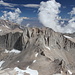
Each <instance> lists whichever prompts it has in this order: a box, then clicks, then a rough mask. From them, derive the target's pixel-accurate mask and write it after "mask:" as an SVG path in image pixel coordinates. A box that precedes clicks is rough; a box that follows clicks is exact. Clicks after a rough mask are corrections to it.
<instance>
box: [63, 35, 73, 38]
mask: <svg viewBox="0 0 75 75" xmlns="http://www.w3.org/2000/svg"><path fill="white" fill-rule="evenodd" d="M64 37H65V38H68V39H71V38H72V37H69V36H66V35H64Z"/></svg>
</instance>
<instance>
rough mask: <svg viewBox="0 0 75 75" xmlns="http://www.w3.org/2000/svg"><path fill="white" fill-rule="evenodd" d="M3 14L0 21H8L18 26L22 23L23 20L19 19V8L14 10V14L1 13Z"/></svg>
mask: <svg viewBox="0 0 75 75" xmlns="http://www.w3.org/2000/svg"><path fill="white" fill-rule="evenodd" d="M3 13H4V14H3V15H2V16H1V17H0V18H1V19H4V20H9V21H12V22H15V23H18V24H21V22H22V21H23V18H22V17H20V13H21V10H20V9H19V8H17V9H15V11H14V12H11V11H9V12H7V11H3Z"/></svg>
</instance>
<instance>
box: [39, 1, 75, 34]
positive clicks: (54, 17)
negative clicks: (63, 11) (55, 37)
mask: <svg viewBox="0 0 75 75" xmlns="http://www.w3.org/2000/svg"><path fill="white" fill-rule="evenodd" d="M60 7H61V4H60V3H58V2H56V1H55V0H49V1H46V2H41V3H40V8H39V14H38V18H39V20H40V22H41V23H42V24H43V25H44V26H46V27H49V28H52V29H53V30H55V31H57V32H62V33H73V32H75V17H74V16H72V17H71V19H70V20H66V21H68V23H67V24H65V20H63V19H62V18H61V17H60V16H59V13H60V10H59V8H60ZM70 14H71V15H75V8H73V9H72V11H71V12H70ZM60 20H62V21H61V22H60Z"/></svg>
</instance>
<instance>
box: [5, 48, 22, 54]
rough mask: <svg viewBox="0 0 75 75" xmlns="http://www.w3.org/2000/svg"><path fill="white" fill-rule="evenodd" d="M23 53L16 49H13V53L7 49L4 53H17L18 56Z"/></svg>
mask: <svg viewBox="0 0 75 75" xmlns="http://www.w3.org/2000/svg"><path fill="white" fill-rule="evenodd" d="M20 52H21V51H19V50H16V49H12V50H11V51H8V50H7V49H5V52H4V53H16V54H18V53H20Z"/></svg>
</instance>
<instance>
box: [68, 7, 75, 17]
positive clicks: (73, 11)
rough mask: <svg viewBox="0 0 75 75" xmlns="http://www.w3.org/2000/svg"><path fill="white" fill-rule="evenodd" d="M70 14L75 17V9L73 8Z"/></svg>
mask: <svg viewBox="0 0 75 75" xmlns="http://www.w3.org/2000/svg"><path fill="white" fill-rule="evenodd" d="M69 14H71V16H73V15H75V8H74V7H73V8H72V11H71V12H70V13H69Z"/></svg>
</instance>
